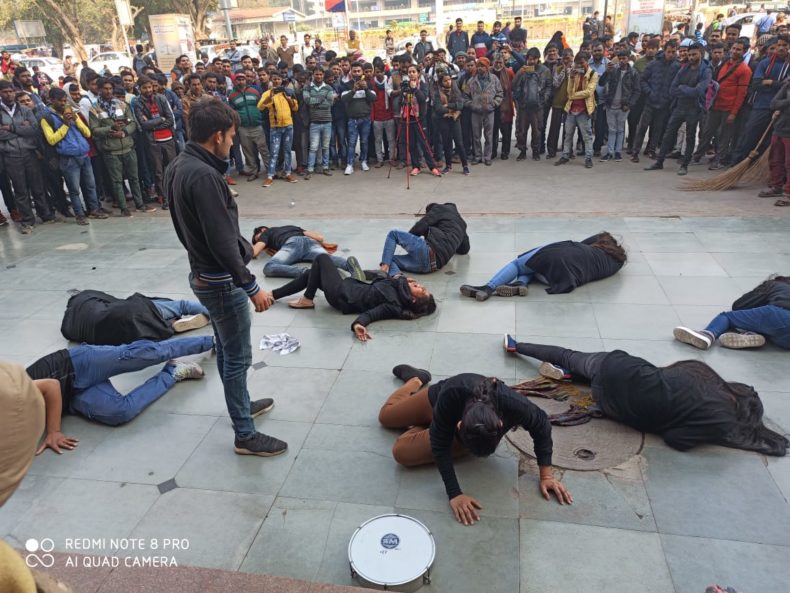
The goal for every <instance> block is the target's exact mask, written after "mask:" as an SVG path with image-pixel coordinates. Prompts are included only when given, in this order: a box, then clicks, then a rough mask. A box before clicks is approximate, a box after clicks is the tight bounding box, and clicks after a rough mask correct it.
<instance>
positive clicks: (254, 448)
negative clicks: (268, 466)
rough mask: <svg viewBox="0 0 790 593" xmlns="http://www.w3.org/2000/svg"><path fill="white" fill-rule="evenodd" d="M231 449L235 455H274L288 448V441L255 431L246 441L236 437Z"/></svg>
mask: <svg viewBox="0 0 790 593" xmlns="http://www.w3.org/2000/svg"><path fill="white" fill-rule="evenodd" d="M233 450H234V451H235V452H236V454H237V455H258V456H260V457H274V456H275V455H280V454H281V453H285V452H286V451H287V450H288V443H286V442H284V441H281V440H280V439H276V438H274V437H270V436H269V435H267V434H263V433H262V432H256V433H255V436H253V437H252V438H251V439H247V440H246V441H240V440H239V439H236V440H235V442H234V447H233Z"/></svg>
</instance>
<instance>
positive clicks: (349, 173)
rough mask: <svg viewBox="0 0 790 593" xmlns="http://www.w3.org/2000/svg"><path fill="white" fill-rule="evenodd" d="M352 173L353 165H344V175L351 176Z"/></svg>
mask: <svg viewBox="0 0 790 593" xmlns="http://www.w3.org/2000/svg"><path fill="white" fill-rule="evenodd" d="M353 172H354V165H346V175H351V174H352V173H353Z"/></svg>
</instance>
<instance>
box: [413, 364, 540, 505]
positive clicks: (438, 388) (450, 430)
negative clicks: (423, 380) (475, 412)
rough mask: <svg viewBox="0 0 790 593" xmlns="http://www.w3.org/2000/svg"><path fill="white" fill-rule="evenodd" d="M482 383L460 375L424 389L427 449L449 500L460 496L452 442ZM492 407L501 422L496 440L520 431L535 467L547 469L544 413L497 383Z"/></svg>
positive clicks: (477, 377) (474, 377) (479, 378)
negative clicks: (428, 409)
mask: <svg viewBox="0 0 790 593" xmlns="http://www.w3.org/2000/svg"><path fill="white" fill-rule="evenodd" d="M484 379H485V377H484V376H483V375H476V374H474V373H462V374H460V375H456V376H454V377H450V378H449V379H444V380H443V381H439V382H438V383H434V384H433V385H431V386H430V387H429V388H428V399H429V401H430V402H431V406H433V420H432V421H431V429H430V435H431V449H432V451H433V458H434V460H435V461H436V467H437V468H438V470H439V473H440V474H441V475H442V480H444V487H445V490H446V491H447V496H448V497H449V498H451V499H452V498H455V497H456V496H458V495H459V494H463V493H462V492H461V487H460V486H459V485H458V479H457V478H456V476H455V468H454V467H453V457H452V454H451V448H452V445H453V440H454V439H455V438H456V433H457V431H458V422H459V421H460V420H461V417H462V416H463V414H464V410H465V409H466V404H467V402H468V401H469V400H470V399H472V398H473V397H474V396H475V389H476V388H477V386H478V385H479V384H480V382H481V381H483V380H484ZM496 407H497V412H498V414H499V415H500V417H501V418H502V428H501V429H500V431H499V437H500V438H502V437H503V436H504V435H505V433H507V431H509V430H511V429H515V428H518V427H519V426H521V427H523V428H524V429H525V430H526V431H528V432H529V435H530V436H531V437H532V441H533V443H534V445H535V456H536V457H537V461H538V465H551V453H552V446H553V444H552V441H551V424H549V419H548V416H546V413H545V412H544V411H543V410H541V409H540V408H539V407H538V406H536V405H535V404H533V403H532V402H531V401H529V400H528V399H527V398H526V397H524V396H522V395H519V394H518V393H516V392H514V391H513V390H512V389H510V388H509V387H508V386H507V385H505V384H504V383H501V382H499V384H498V386H497V391H496Z"/></svg>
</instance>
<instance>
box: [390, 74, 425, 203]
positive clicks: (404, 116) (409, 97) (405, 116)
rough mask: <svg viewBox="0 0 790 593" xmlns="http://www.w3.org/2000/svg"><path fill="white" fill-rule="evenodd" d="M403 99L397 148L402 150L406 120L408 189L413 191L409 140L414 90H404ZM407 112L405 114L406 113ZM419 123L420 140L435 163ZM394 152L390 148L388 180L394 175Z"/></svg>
mask: <svg viewBox="0 0 790 593" xmlns="http://www.w3.org/2000/svg"><path fill="white" fill-rule="evenodd" d="M402 92H403V97H404V99H405V105H403V106H402V107H401V117H400V121H399V122H398V129H397V131H396V132H395V148H396V149H399V148H400V139H401V134H402V133H403V122H404V120H406V189H411V179H410V177H411V174H410V171H409V168H410V164H411V147H410V138H409V130H410V128H411V106H412V101H413V100H414V90H413V89H411V88H409V89H408V90H404V91H402ZM404 112H405V113H404ZM415 121H416V122H417V132H418V133H419V134H420V138H422V143H423V145H424V146H425V150H426V151H427V152H428V155H429V156H430V158H431V160H433V161H435V160H436V159H435V158H434V156H433V152H432V151H431V145H430V144H429V143H428V139H427V138H426V137H425V131H424V130H423V129H422V125H421V124H420V119H419V117H418V118H416V120H415ZM392 152H393V148H392V147H390V168H389V171H388V172H387V179H389V178H390V175H391V174H392V163H393V158H392Z"/></svg>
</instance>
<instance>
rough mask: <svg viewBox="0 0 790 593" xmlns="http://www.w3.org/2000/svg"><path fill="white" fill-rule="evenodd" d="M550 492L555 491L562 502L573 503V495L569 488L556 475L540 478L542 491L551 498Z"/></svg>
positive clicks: (546, 496) (547, 498)
mask: <svg viewBox="0 0 790 593" xmlns="http://www.w3.org/2000/svg"><path fill="white" fill-rule="evenodd" d="M549 492H553V493H554V495H555V496H556V497H557V500H558V501H559V502H560V504H573V497H572V496H571V493H570V492H568V489H567V488H565V486H563V484H562V482H560V481H559V480H558V479H557V478H555V477H554V476H551V477H546V478H541V479H540V493H541V494H542V495H543V498H545V499H546V500H550V499H551V497H550V496H549Z"/></svg>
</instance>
